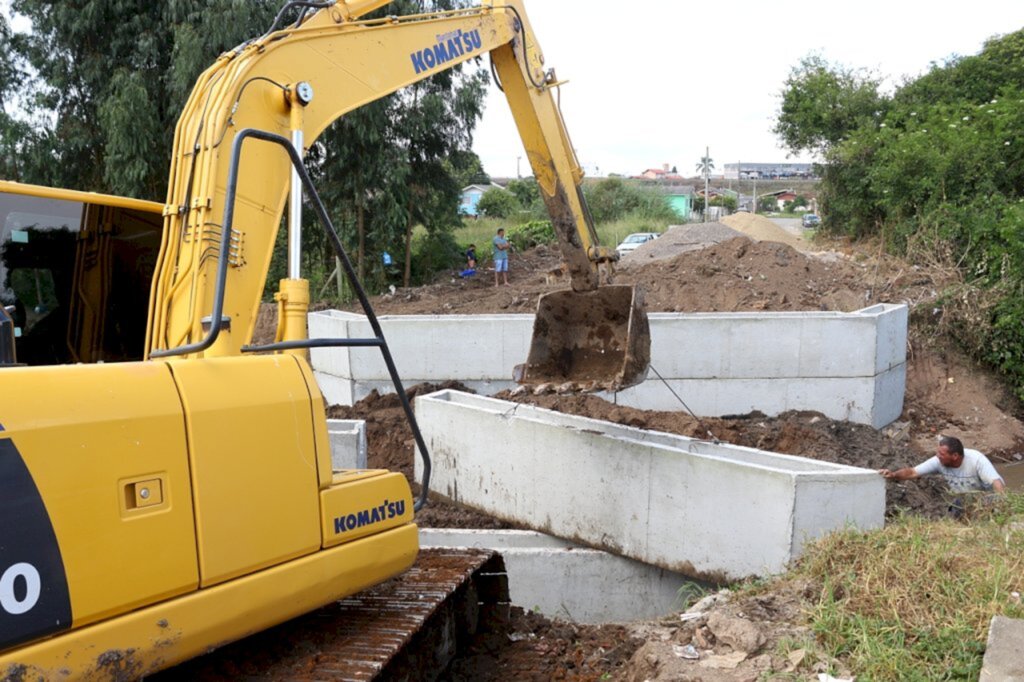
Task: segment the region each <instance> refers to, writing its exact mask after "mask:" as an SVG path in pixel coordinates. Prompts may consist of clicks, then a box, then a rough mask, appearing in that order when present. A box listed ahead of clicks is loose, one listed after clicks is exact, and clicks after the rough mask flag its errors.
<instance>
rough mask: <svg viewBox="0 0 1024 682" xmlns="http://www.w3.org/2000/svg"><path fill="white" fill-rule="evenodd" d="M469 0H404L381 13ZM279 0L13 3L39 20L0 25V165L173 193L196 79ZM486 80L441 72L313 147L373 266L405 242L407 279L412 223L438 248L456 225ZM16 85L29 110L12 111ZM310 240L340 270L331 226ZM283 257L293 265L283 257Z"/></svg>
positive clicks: (374, 269) (50, 179)
mask: <svg viewBox="0 0 1024 682" xmlns="http://www.w3.org/2000/svg"><path fill="white" fill-rule="evenodd" d="M466 4H467V3H466V1H465V0H436V1H433V2H430V1H427V2H414V1H413V0H400V1H398V2H394V3H392V4H391V5H389V6H388V7H387V8H385V9H383V10H380V11H378V12H377V16H384V14H385V13H388V14H396V13H397V14H408V13H416V12H420V11H425V12H430V11H434V10H447V9H453V8H455V7H456V6H460V7H461V6H465V5H466ZM280 6H281V2H280V0H247V1H246V2H241V1H240V0H168V1H167V2H153V3H140V2H124V0H75V1H73V2H70V3H54V2H51V1H50V0H13V3H12V7H13V10H14V11H15V12H16V13H18V14H20V15H23V16H24V17H26V18H28V19H29V21H30V24H31V30H30V31H29V32H27V33H24V34H14V33H13V32H11V31H10V28H9V27H8V26H7V24H6V22H4V23H3V24H2V25H0V104H3V105H4V106H3V107H0V152H2V153H3V154H2V156H3V158H0V174H2V175H3V177H10V178H17V179H19V180H21V181H23V182H32V183H37V184H44V185H54V186H60V187H68V188H75V189H87V190H95V191H103V192H111V193H115V194H122V195H126V196H134V197H140V198H146V199H153V200H157V201H163V200H164V198H165V196H166V183H167V174H168V170H169V169H168V159H169V158H170V149H171V145H172V142H173V136H174V126H175V124H176V122H177V118H178V116H179V112H180V111H181V109H182V107H183V105H184V103H185V101H186V100H187V98H188V96H189V94H190V92H191V90H192V87H193V83H194V82H195V80H196V78H197V76H198V75H199V73H200V72H201V71H202V70H203V69H205V68H206V67H207V66H208V65H209V64H211V63H212V62H213V61H214V60H215V59H216V58H217V56H218V55H219V54H221V53H222V52H224V51H225V50H228V49H230V48H233V47H234V46H236V45H239V44H241V43H242V42H243V41H245V40H247V39H250V38H253V37H255V36H259V35H261V34H263V33H264V32H265V31H266V30H267V29H268V28H269V27H270V25H271V22H272V21H273V18H274V17H275V16H276V14H277V12H278V10H279V9H280ZM295 11H299V10H295ZM29 73H31V74H36V77H35V78H34V79H26V77H25V74H29ZM486 80H487V76H486V73H485V72H484V71H483V70H482V69H480V68H479V66H478V65H474V64H469V65H468V66H467V65H464V66H462V67H457V68H455V69H451V70H447V71H443V72H441V73H439V74H438V75H435V76H432V77H431V78H430V79H428V80H427V81H425V82H423V83H420V84H419V85H418V86H417V87H416V88H414V89H408V90H407V91H405V92H402V93H399V94H397V95H393V96H391V97H387V98H384V100H382V101H380V102H376V103H374V104H372V105H370V106H369V107H368V108H367V107H364V108H362V109H360V110H358V111H356V112H352V113H351V114H349V115H348V116H346V117H344V120H343V121H342V122H341V123H340V124H338V125H337V126H335V127H334V128H332V129H329V130H328V131H327V132H326V133H325V134H324V135H323V136H322V138H321V139H320V144H318V145H314V149H313V152H312V153H311V155H310V159H309V165H310V167H311V172H312V174H313V180H314V183H315V184H316V185H317V186H318V187H320V188H322V191H323V194H324V197H325V201H326V203H327V207H328V210H329V212H330V213H331V215H332V217H333V219H334V220H335V221H336V223H337V225H338V226H339V227H340V228H342V230H343V234H342V238H343V241H344V242H345V243H346V244H347V245H348V246H349V247H350V248H354V249H355V251H356V254H357V258H356V260H357V261H358V264H359V268H360V272H361V273H362V274H363V275H365V276H367V277H370V278H371V279H373V280H374V281H376V282H378V283H380V284H383V283H384V277H385V274H384V273H383V270H382V267H381V266H380V258H379V256H380V253H381V252H382V251H384V250H390V251H391V253H393V254H396V255H397V254H399V253H400V252H401V249H402V248H403V246H404V249H405V254H406V258H405V273H404V274H405V279H406V281H408V280H409V278H410V276H411V274H412V271H413V269H414V267H413V265H414V264H413V263H412V246H413V242H412V228H413V227H414V226H415V225H417V224H422V225H423V226H424V227H425V228H426V230H427V232H428V236H429V238H430V240H431V241H430V243H431V245H432V248H433V247H436V246H437V245H438V244H442V245H443V244H444V243H445V237H444V236H443V235H444V234H445V233H450V231H451V230H452V229H453V228H454V226H455V225H456V224H457V223H458V214H457V207H458V200H459V195H458V189H459V187H460V185H459V180H458V179H457V178H456V175H457V173H458V172H462V173H475V174H479V173H481V172H482V170H483V169H482V168H480V165H479V159H476V158H475V155H473V154H472V152H471V151H470V140H471V136H472V131H473V129H474V128H475V124H476V121H477V120H478V119H479V116H480V107H481V103H482V99H483V94H484V87H485V84H486ZM15 92H20V93H21V96H20V97H19V99H18V105H19V108H20V110H21V111H20V114H19V116H13V115H11V112H10V111H9V109H10V107H11V104H10V101H11V100H10V97H11V95H12V94H13V93H15ZM303 242H304V243H303V248H304V251H305V253H306V256H305V260H306V263H305V265H306V266H308V267H310V268H311V269H312V271H313V272H314V273H315V272H319V271H322V270H329V269H330V268H332V267H333V254H331V253H330V250H329V249H328V248H327V244H326V240H325V238H324V235H323V233H322V232H321V231H319V230H305V231H304V232H303ZM452 248H454V245H453V244H452ZM434 251H435V252H436V251H437V249H436V248H434ZM274 263H275V264H280V265H281V267H283V257H282V256H277V257H275V259H274ZM275 267H276V265H275ZM272 272H276V269H272Z"/></svg>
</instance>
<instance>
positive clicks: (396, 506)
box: [334, 500, 405, 534]
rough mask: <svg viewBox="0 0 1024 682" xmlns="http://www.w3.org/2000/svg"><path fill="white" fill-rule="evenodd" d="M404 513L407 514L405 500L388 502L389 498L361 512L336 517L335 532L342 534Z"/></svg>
mask: <svg viewBox="0 0 1024 682" xmlns="http://www.w3.org/2000/svg"><path fill="white" fill-rule="evenodd" d="M403 514H405V500H399V501H397V502H388V501H387V500H384V504H382V505H380V506H379V507H371V508H370V509H364V510H363V511H361V512H358V513H355V514H349V515H348V516H338V517H335V519H334V532H335V533H336V534H341V533H344V532H345V531H347V530H355V529H356V528H362V527H363V526H371V525H373V524H375V523H380V522H381V521H387V520H388V519H393V518H395V517H396V516H402V515H403Z"/></svg>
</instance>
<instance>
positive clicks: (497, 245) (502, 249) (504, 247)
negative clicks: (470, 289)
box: [493, 228, 511, 286]
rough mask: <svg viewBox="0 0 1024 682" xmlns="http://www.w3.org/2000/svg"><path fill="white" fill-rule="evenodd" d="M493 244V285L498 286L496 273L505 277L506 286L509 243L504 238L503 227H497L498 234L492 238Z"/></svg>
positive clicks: (506, 284) (506, 283)
mask: <svg viewBox="0 0 1024 682" xmlns="http://www.w3.org/2000/svg"><path fill="white" fill-rule="evenodd" d="M493 246H494V286H498V273H499V272H500V273H501V274H502V276H503V277H504V278H505V286H508V252H509V249H510V248H511V245H510V244H509V243H508V240H507V239H505V229H504V228H498V234H497V236H496V237H495V238H494V240H493Z"/></svg>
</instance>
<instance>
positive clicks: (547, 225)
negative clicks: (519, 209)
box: [505, 220, 558, 251]
mask: <svg viewBox="0 0 1024 682" xmlns="http://www.w3.org/2000/svg"><path fill="white" fill-rule="evenodd" d="M505 236H506V237H507V238H508V241H509V243H510V244H512V246H513V247H514V248H515V249H517V250H519V251H522V250H524V249H528V248H531V247H534V246H537V245H538V244H553V243H555V242H556V241H558V238H557V237H556V236H555V229H554V228H553V227H552V226H551V221H550V220H531V221H530V222H528V223H524V224H522V225H517V226H516V227H513V228H512V229H510V230H509V231H508V232H507V234H506V235H505Z"/></svg>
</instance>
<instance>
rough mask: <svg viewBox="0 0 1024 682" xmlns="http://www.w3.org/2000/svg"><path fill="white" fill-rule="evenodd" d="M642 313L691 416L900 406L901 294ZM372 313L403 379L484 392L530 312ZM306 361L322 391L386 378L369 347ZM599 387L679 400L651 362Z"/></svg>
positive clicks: (322, 324) (523, 344)
mask: <svg viewBox="0 0 1024 682" xmlns="http://www.w3.org/2000/svg"><path fill="white" fill-rule="evenodd" d="M649 317H650V323H651V366H652V367H653V368H654V369H655V370H657V373H658V374H660V375H661V376H662V377H664V379H665V380H666V381H667V382H668V383H669V384H670V385H671V386H672V388H673V390H675V391H676V393H678V394H679V395H680V396H681V397H682V398H683V399H684V400H685V401H686V403H687V405H689V406H690V408H691V409H692V410H694V411H695V412H696V413H697V414H698V415H700V416H723V415H728V414H741V413H746V412H750V411H751V410H760V411H761V412H764V413H765V414H767V415H776V414H780V413H781V412H785V411H786V410H818V411H820V412H822V413H824V414H825V415H826V416H828V417H831V418H833V419H844V420H849V421H854V422H857V423H863V424H870V425H872V426H874V427H875V428H881V427H882V426H885V425H886V424H889V423H890V422H892V421H893V420H895V419H896V418H898V417H899V414H900V412H901V411H902V409H903V387H904V384H905V381H906V329H907V308H906V306H903V305H889V304H884V305H877V306H872V307H870V308H865V309H864V310H859V311H856V312H853V313H834V312H806V313H803V312H797V313H792V312H787V313H695V314H680V313H652V314H651V315H650V316H649ZM380 322H381V326H382V328H383V329H384V334H385V337H386V338H387V339H388V343H389V344H390V346H391V351H392V355H393V356H394V358H395V364H396V365H397V367H398V371H399V374H400V375H401V376H402V378H403V381H404V382H406V383H407V384H410V385H412V384H417V383H422V382H437V381H447V380H455V381H460V382H462V383H463V384H465V385H466V386H467V387H468V388H470V389H472V390H474V391H477V392H480V393H484V394H488V395H493V394H494V393H497V392H499V391H502V390H505V389H508V388H512V387H514V386H515V384H514V383H513V381H512V368H513V367H514V366H515V365H517V364H519V363H521V362H523V361H524V360H525V359H526V356H527V353H528V350H529V341H530V334H531V333H532V327H533V316H532V315H405V316H382V317H381V318H380ZM309 325H310V335H311V336H313V337H315V338H321V337H326V338H365V337H368V336H370V335H371V332H370V327H369V324H368V322H367V321H366V319H365V317H364V316H362V315H357V314H354V313H347V312H341V311H336V310H329V311H320V312H316V313H311V314H310V316H309ZM312 363H313V368H314V370H315V372H316V375H317V380H318V381H319V383H320V388H321V391H322V392H323V393H324V395H325V396H326V397H327V399H328V401H329V402H331V403H334V404H352V403H353V402H355V401H358V400H362V399H363V398H365V397H366V396H367V395H369V394H370V392H371V391H373V390H378V391H382V392H389V391H391V390H393V389H392V386H391V382H390V378H389V376H388V374H387V371H386V368H385V366H384V363H383V361H382V360H381V358H380V353H379V352H378V351H377V350H376V349H371V348H331V349H314V350H313V351H312ZM604 397H606V398H608V399H609V400H612V401H614V402H619V403H621V404H625V405H629V406H633V407H638V408H640V409H661V410H680V409H682V407H681V405H680V404H679V402H678V401H677V400H676V399H675V398H674V397H673V396H672V394H671V392H669V391H668V390H667V389H666V388H665V386H664V385H663V384H662V382H661V381H660V380H658V379H657V378H656V375H655V374H653V373H652V374H651V375H650V377H649V378H648V380H647V381H646V382H644V383H643V384H641V385H639V386H635V387H632V388H630V389H627V390H626V391H623V392H620V393H617V394H611V395H605V396H604Z"/></svg>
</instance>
